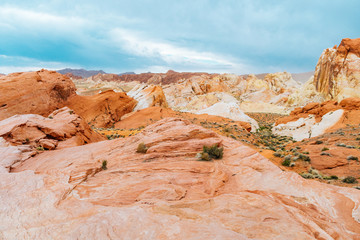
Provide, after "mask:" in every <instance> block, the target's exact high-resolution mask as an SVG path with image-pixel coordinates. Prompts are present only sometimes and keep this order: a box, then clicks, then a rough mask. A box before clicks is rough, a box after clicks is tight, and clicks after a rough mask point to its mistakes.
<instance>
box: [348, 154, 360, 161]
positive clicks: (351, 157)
mask: <svg viewBox="0 0 360 240" xmlns="http://www.w3.org/2000/svg"><path fill="white" fill-rule="evenodd" d="M346 159H347V160H348V161H350V160H355V161H359V158H358V157H355V156H352V155H350V156H348V157H347V158H346Z"/></svg>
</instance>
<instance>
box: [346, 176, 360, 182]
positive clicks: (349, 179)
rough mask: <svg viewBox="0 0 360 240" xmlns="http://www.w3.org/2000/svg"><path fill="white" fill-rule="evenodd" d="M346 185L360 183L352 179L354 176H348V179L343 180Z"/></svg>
mask: <svg viewBox="0 0 360 240" xmlns="http://www.w3.org/2000/svg"><path fill="white" fill-rule="evenodd" d="M342 181H343V182H344V183H357V182H358V181H357V180H356V178H354V177H352V176H348V177H346V178H344V179H343V180H342Z"/></svg>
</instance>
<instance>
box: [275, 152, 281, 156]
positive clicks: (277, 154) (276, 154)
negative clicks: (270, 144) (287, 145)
mask: <svg viewBox="0 0 360 240" xmlns="http://www.w3.org/2000/svg"><path fill="white" fill-rule="evenodd" d="M273 155H274V156H275V157H280V156H281V153H279V152H274V153H273Z"/></svg>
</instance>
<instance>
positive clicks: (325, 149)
mask: <svg viewBox="0 0 360 240" xmlns="http://www.w3.org/2000/svg"><path fill="white" fill-rule="evenodd" d="M327 150H329V149H328V148H327V147H324V148H323V149H321V151H322V152H323V151H327Z"/></svg>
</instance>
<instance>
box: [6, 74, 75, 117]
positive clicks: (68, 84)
mask: <svg viewBox="0 0 360 240" xmlns="http://www.w3.org/2000/svg"><path fill="white" fill-rule="evenodd" d="M75 91H76V88H75V85H74V83H73V82H72V81H71V80H70V79H69V78H68V77H66V76H64V75H62V74H60V73H57V72H54V71H47V70H41V71H37V72H25V73H12V74H9V75H7V76H4V77H0V96H1V97H0V120H3V119H5V118H8V117H12V116H13V115H15V114H40V115H42V116H47V115H49V114H50V113H51V112H53V111H54V110H56V109H59V108H62V107H64V106H65V105H66V103H67V101H68V99H69V98H70V97H71V96H75V95H76V93H75Z"/></svg>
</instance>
